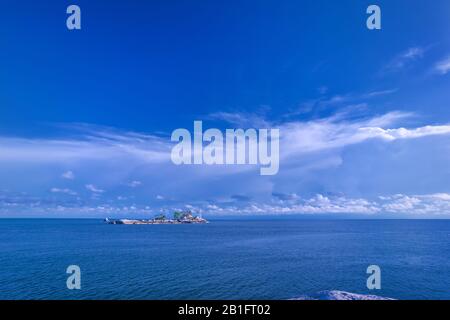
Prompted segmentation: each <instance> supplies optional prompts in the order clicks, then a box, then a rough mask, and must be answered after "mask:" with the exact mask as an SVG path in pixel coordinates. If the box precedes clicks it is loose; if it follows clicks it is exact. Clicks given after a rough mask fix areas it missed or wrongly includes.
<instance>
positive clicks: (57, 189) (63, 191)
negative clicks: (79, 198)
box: [50, 188, 77, 196]
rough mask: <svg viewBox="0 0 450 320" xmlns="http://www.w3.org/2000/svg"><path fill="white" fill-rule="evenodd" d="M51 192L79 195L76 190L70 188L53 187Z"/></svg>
mask: <svg viewBox="0 0 450 320" xmlns="http://www.w3.org/2000/svg"><path fill="white" fill-rule="evenodd" d="M50 192H52V193H65V194H69V195H71V196H76V195H77V193H76V192H75V191H72V190H70V189H60V188H51V189H50Z"/></svg>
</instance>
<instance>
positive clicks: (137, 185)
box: [127, 180, 142, 188]
mask: <svg viewBox="0 0 450 320" xmlns="http://www.w3.org/2000/svg"><path fill="white" fill-rule="evenodd" d="M140 185H142V182H141V181H137V180H134V181H131V182H128V183H127V186H129V187H130V188H137V187H139V186H140Z"/></svg>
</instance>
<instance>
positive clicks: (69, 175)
mask: <svg viewBox="0 0 450 320" xmlns="http://www.w3.org/2000/svg"><path fill="white" fill-rule="evenodd" d="M61 177H62V178H64V179H68V180H73V179H75V175H74V173H73V172H72V171H66V172H64V173H63V174H62V175H61Z"/></svg>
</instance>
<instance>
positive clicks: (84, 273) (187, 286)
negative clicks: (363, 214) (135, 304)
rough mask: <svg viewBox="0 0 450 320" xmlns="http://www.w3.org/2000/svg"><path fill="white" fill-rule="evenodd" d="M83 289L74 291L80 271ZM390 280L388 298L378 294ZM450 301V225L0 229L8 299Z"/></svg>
mask: <svg viewBox="0 0 450 320" xmlns="http://www.w3.org/2000/svg"><path fill="white" fill-rule="evenodd" d="M73 265H75V266H78V267H79V269H80V278H79V279H80V289H72V290H71V289H68V287H67V279H68V278H69V277H71V276H72V274H71V273H67V268H68V267H69V266H73ZM371 265H376V266H378V267H379V268H380V271H381V272H380V285H381V289H372V290H369V289H368V288H367V279H368V277H369V276H370V274H368V273H367V268H368V267H369V266H371ZM327 290H337V291H345V292H351V293H355V294H360V295H377V296H382V297H388V298H393V299H450V220H305V219H298V220H296V219H293V220H286V219H283V220H280V219H278V220H276V219H274V220H271V219H265V220H212V221H211V222H210V223H209V224H192V225H108V224H105V223H104V222H103V221H102V220H101V219H73V220H72V219H0V299H7V300H9V299H125V300H128V299H295V298H298V297H305V296H306V297H307V296H314V295H317V293H318V292H323V291H327Z"/></svg>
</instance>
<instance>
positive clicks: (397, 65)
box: [383, 47, 426, 72]
mask: <svg viewBox="0 0 450 320" xmlns="http://www.w3.org/2000/svg"><path fill="white" fill-rule="evenodd" d="M425 51H426V49H424V48H421V47H412V48H409V49H407V50H406V51H404V52H402V53H400V54H399V55H397V56H396V57H395V58H394V59H392V60H391V61H390V62H389V63H388V64H387V65H386V66H385V67H384V68H383V72H391V71H398V70H400V69H403V68H405V67H406V66H408V65H409V64H411V63H412V62H414V61H416V60H418V59H420V58H422V57H423V55H424V53H425Z"/></svg>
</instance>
